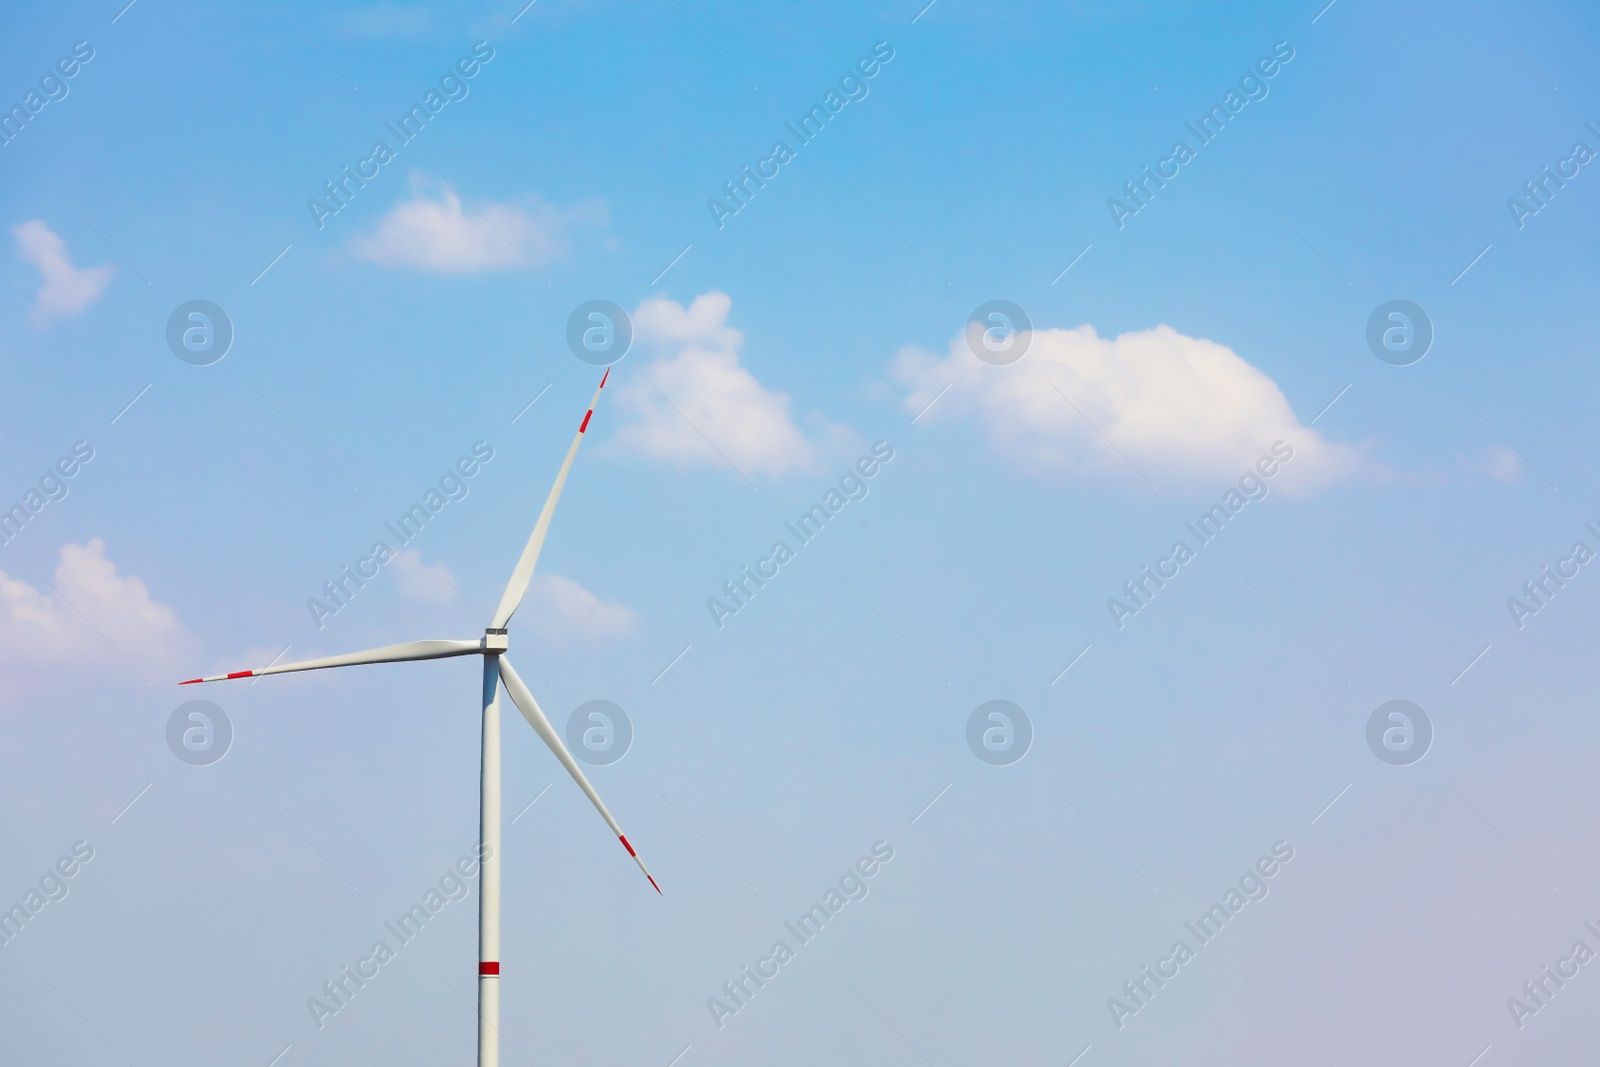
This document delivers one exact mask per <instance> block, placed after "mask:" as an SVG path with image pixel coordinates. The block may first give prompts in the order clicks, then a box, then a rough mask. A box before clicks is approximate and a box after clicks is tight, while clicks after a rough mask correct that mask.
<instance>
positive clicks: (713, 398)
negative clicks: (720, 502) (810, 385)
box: [616, 290, 849, 477]
mask: <svg viewBox="0 0 1600 1067" xmlns="http://www.w3.org/2000/svg"><path fill="white" fill-rule="evenodd" d="M732 303H733V302H732V301H731V300H730V299H729V298H728V296H727V294H725V293H720V292H717V291H715V290H713V291H712V292H709V293H703V294H701V295H700V296H698V297H696V298H695V300H694V302H693V303H692V304H690V305H689V306H688V307H684V306H683V305H682V304H679V303H676V302H674V301H672V300H667V299H665V298H662V297H655V298H652V299H649V300H646V301H645V302H644V303H643V304H641V305H639V308H638V310H637V311H635V312H634V313H633V320H634V332H635V337H636V340H637V341H638V342H639V343H640V344H642V345H653V346H656V347H658V348H660V349H664V350H666V351H667V352H669V353H671V354H669V355H667V356H665V357H664V358H661V359H658V360H656V361H655V362H653V363H651V364H650V365H649V366H647V367H646V368H645V369H644V372H643V373H642V374H640V375H638V376H636V377H635V378H633V380H631V381H629V382H627V383H626V384H623V385H620V386H619V387H618V390H617V399H616V406H617V409H618V412H619V413H620V416H621V419H622V424H621V426H620V427H619V428H618V430H617V437H616V441H617V444H618V445H619V446H620V447H621V448H622V449H623V450H625V451H628V452H631V453H634V454H635V455H639V456H643V457H645V458H647V459H651V460H654V461H656V462H658V463H664V464H666V465H668V466H671V467H675V468H677V469H679V470H682V469H684V468H687V467H695V466H711V467H724V468H726V467H727V466H728V465H729V464H732V465H733V467H734V468H735V469H737V470H738V471H739V472H740V473H742V474H743V475H745V476H746V477H754V476H756V475H761V474H766V475H771V476H774V477H781V476H783V475H785V474H790V473H793V472H795V471H805V470H812V469H814V468H815V467H816V466H817V461H818V459H819V458H820V455H821V453H822V452H823V451H824V450H826V448H827V447H828V446H829V445H830V444H831V443H832V442H833V441H836V440H838V439H841V438H845V437H848V436H849V431H848V430H847V429H845V428H844V427H841V426H834V425H831V424H829V423H827V422H826V421H825V420H823V419H821V418H820V417H816V418H813V419H811V420H808V421H810V422H811V423H812V424H813V426H812V436H811V437H808V436H807V435H806V434H805V433H804V432H802V430H801V429H800V427H799V426H797V425H796V424H795V422H794V419H793V418H792V417H791V415H790V412H789V406H790V405H789V397H788V396H786V395H785V394H783V393H776V392H771V391H769V390H767V389H765V388H763V387H762V385H761V383H760V382H759V381H757V380H756V377H755V375H753V374H751V373H750V372H749V371H748V370H746V369H745V368H744V367H743V366H742V365H740V362H739V348H740V346H741V345H742V344H743V343H744V335H743V334H741V333H740V332H739V331H738V330H736V329H734V328H733V327H731V326H729V325H728V324H727V321H728V311H729V309H730V308H731V307H732Z"/></svg>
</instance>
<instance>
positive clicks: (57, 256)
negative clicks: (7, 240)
mask: <svg viewBox="0 0 1600 1067" xmlns="http://www.w3.org/2000/svg"><path fill="white" fill-rule="evenodd" d="M11 232H12V233H13V234H15V235H16V238H17V254H18V255H19V256H21V257H22V259H23V261H24V262H26V263H31V264H33V265H34V266H35V267H37V268H39V273H40V274H41V275H43V276H44V284H43V285H41V286H40V287H39V295H38V296H37V297H36V298H35V300H34V306H33V313H32V316H31V319H30V321H31V322H32V324H33V325H34V326H35V327H38V328H43V327H45V326H48V325H50V323H52V322H54V321H55V320H56V319H63V318H70V317H71V316H73V315H81V314H82V313H83V312H84V311H85V310H86V309H87V308H88V307H89V305H90V304H92V303H94V302H95V301H96V300H99V299H100V296H101V294H102V293H104V292H105V291H106V286H108V285H110V284H111V276H112V275H113V274H115V273H116V272H117V270H116V268H115V267H113V266H111V265H110V264H104V265H102V266H99V267H88V268H86V269H84V270H79V269H78V268H76V267H74V266H73V265H72V260H71V259H69V258H68V257H67V244H66V242H65V241H63V240H62V239H61V238H60V237H58V236H56V234H55V233H54V232H53V231H51V229H50V227H48V226H46V225H45V224H44V221H43V220H42V219H30V220H28V221H27V222H24V223H23V224H22V225H20V226H16V227H13V228H12V230H11Z"/></svg>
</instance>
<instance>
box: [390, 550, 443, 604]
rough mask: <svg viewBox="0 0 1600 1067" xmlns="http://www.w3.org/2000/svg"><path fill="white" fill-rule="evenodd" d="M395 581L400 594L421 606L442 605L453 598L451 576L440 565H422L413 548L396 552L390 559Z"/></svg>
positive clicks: (418, 553)
mask: <svg viewBox="0 0 1600 1067" xmlns="http://www.w3.org/2000/svg"><path fill="white" fill-rule="evenodd" d="M392 562H393V564H394V567H393V570H394V577H395V581H396V582H397V583H398V584H399V586H400V595H401V596H403V597H405V598H406V599H407V600H416V601H420V602H422V603H424V604H445V603H448V602H449V601H451V600H453V599H455V595H456V588H457V586H456V583H455V576H454V575H452V574H451V573H450V568H448V567H446V566H445V565H444V564H443V563H424V562H422V553H421V552H419V551H417V550H416V549H414V548H408V549H405V550H404V551H401V552H396V553H395V556H394V559H393V561H392Z"/></svg>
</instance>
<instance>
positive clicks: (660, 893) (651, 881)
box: [645, 874, 666, 897]
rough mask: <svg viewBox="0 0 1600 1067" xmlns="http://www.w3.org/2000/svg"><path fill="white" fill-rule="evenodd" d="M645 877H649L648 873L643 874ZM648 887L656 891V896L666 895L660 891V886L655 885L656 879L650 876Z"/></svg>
mask: <svg viewBox="0 0 1600 1067" xmlns="http://www.w3.org/2000/svg"><path fill="white" fill-rule="evenodd" d="M645 877H646V878H650V876H649V875H648V874H647V875H645ZM650 887H651V888H652V889H654V890H655V891H656V896H658V897H664V896H666V894H665V893H663V892H662V891H661V887H660V886H658V885H656V880H655V879H654V878H650Z"/></svg>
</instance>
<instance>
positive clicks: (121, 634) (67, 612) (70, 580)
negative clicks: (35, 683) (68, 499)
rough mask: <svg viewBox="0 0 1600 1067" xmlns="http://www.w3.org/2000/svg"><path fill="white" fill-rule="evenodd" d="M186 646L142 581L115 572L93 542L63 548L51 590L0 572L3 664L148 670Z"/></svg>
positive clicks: (166, 610) (164, 663)
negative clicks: (125, 664)
mask: <svg viewBox="0 0 1600 1067" xmlns="http://www.w3.org/2000/svg"><path fill="white" fill-rule="evenodd" d="M190 648H191V641H190V639H189V637H188V635H187V634H186V633H185V631H184V629H183V627H182V626H181V625H180V624H179V623H178V617H177V616H176V615H175V614H173V611H172V609H171V608H169V607H167V606H166V605H164V604H160V603H157V602H156V601H155V600H154V599H152V598H151V596H150V590H149V589H147V588H146V587H145V584H144V582H143V581H141V580H140V579H138V578H136V577H134V576H132V575H126V576H125V575H121V574H118V573H117V567H116V564H114V563H113V562H111V561H110V560H109V559H107V558H106V546H105V542H103V541H101V540H100V539H99V538H98V537H97V538H94V539H93V540H91V541H90V542H89V543H88V544H86V545H73V544H68V545H63V546H62V548H61V562H60V563H59V564H58V565H57V567H56V573H55V589H49V588H48V587H47V588H46V589H45V590H43V591H41V590H39V589H35V588H34V587H33V586H31V585H29V584H28V583H27V582H24V581H20V580H18V579H15V578H12V577H10V576H9V575H7V574H6V573H5V572H4V571H0V665H4V666H5V667H23V666H42V665H49V664H62V663H71V664H72V665H73V666H74V668H82V667H103V666H106V665H108V664H109V665H116V666H117V667H118V668H119V669H120V664H121V659H120V656H119V653H120V654H121V656H126V657H127V658H128V660H130V661H131V662H132V663H133V664H134V665H135V667H136V668H137V669H138V670H140V671H142V672H145V673H148V672H149V670H150V669H161V668H163V667H166V666H168V665H169V664H171V663H172V662H173V661H174V660H175V659H176V658H178V656H179V655H180V654H182V653H186V652H188V651H189V650H190Z"/></svg>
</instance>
